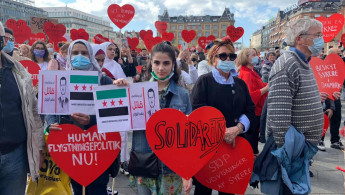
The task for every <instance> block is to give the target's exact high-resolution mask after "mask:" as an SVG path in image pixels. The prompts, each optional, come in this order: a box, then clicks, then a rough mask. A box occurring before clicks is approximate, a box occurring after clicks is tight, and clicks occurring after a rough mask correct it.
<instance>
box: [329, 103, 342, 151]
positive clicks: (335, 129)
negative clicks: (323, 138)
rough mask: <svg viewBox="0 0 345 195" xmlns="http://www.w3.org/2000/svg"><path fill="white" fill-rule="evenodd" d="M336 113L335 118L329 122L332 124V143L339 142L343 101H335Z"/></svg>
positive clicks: (334, 113)
mask: <svg viewBox="0 0 345 195" xmlns="http://www.w3.org/2000/svg"><path fill="white" fill-rule="evenodd" d="M334 105H335V111H334V112H333V116H332V118H331V120H330V121H329V124H330V133H331V143H332V144H333V143H335V142H339V140H340V137H339V128H340V123H341V101H340V99H339V100H335V101H334Z"/></svg>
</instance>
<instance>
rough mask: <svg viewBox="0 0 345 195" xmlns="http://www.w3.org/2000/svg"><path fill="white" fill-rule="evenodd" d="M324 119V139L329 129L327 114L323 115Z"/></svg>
mask: <svg viewBox="0 0 345 195" xmlns="http://www.w3.org/2000/svg"><path fill="white" fill-rule="evenodd" d="M323 119H324V123H323V131H322V137H323V136H325V135H326V132H327V130H328V127H329V118H328V116H327V115H326V114H325V113H323Z"/></svg>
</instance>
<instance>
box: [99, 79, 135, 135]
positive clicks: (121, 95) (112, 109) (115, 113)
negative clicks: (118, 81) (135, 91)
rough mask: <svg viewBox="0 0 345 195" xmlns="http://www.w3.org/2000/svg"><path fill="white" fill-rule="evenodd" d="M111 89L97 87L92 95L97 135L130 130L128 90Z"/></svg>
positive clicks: (108, 87)
mask: <svg viewBox="0 0 345 195" xmlns="http://www.w3.org/2000/svg"><path fill="white" fill-rule="evenodd" d="M113 87H114V86H104V87H98V88H97V90H96V92H95V93H94V97H95V107H96V116H97V126H98V132H99V133H104V132H114V131H126V130H130V129H131V117H130V116H131V115H130V109H129V96H128V88H122V89H110V88H113ZM100 88H103V89H100ZM104 89H105V90H104Z"/></svg>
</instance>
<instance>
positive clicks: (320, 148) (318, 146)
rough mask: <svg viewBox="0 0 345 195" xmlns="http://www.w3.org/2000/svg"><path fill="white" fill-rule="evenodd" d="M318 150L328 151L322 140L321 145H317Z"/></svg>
mask: <svg viewBox="0 0 345 195" xmlns="http://www.w3.org/2000/svg"><path fill="white" fill-rule="evenodd" d="M317 148H318V149H319V150H320V151H326V147H325V144H324V143H323V141H322V140H321V141H320V142H319V144H318V145H317Z"/></svg>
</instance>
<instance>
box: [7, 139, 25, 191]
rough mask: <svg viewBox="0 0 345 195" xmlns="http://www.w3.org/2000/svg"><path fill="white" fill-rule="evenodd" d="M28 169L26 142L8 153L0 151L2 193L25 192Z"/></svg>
mask: <svg viewBox="0 0 345 195" xmlns="http://www.w3.org/2000/svg"><path fill="white" fill-rule="evenodd" d="M28 170H29V164H28V155H27V151H26V142H25V143H23V144H21V145H20V146H18V147H17V148H16V149H14V150H13V151H11V152H9V153H7V154H1V152H0V195H6V194H11V195H23V194H25V187H26V178H27V173H28Z"/></svg>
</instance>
